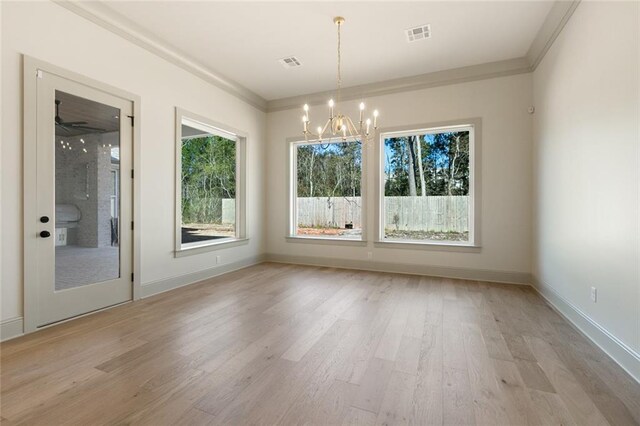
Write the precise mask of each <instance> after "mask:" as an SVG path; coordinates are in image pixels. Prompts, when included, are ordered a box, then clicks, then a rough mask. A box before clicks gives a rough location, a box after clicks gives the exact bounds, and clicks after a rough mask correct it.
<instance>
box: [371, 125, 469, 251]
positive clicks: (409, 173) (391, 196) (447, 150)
mask: <svg viewBox="0 0 640 426" xmlns="http://www.w3.org/2000/svg"><path fill="white" fill-rule="evenodd" d="M384 155H385V161H384V173H385V185H384V216H385V217H384V237H385V238H387V239H395V240H414V241H415V240H421V241H464V242H467V241H469V205H470V200H469V130H465V131H455V132H446V131H445V132H441V133H429V134H416V135H412V136H403V137H395V138H386V139H385V140H384Z"/></svg>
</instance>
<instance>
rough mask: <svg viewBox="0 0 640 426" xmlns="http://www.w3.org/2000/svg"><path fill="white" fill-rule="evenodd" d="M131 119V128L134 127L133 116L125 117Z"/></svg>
mask: <svg viewBox="0 0 640 426" xmlns="http://www.w3.org/2000/svg"><path fill="white" fill-rule="evenodd" d="M127 117H129V118H130V119H131V127H133V126H135V117H134V116H133V115H127Z"/></svg>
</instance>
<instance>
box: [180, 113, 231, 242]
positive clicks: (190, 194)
mask: <svg viewBox="0 0 640 426" xmlns="http://www.w3.org/2000/svg"><path fill="white" fill-rule="evenodd" d="M181 188H182V224H181V228H182V244H189V243H192V244H195V245H198V243H210V242H215V240H220V239H223V238H233V237H235V235H236V141H235V140H232V139H227V138H224V137H222V136H219V135H217V134H213V133H212V131H209V130H206V127H205V126H198V128H196V127H195V124H192V123H190V122H189V125H188V124H185V121H183V123H182V182H181Z"/></svg>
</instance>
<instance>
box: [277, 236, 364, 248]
mask: <svg viewBox="0 0 640 426" xmlns="http://www.w3.org/2000/svg"><path fill="white" fill-rule="evenodd" d="M285 239H286V241H287V242H288V243H303V244H328V245H338V246H340V245H345V246H358V247H365V246H366V245H367V241H366V240H357V239H355V238H333V237H305V236H289V237H285Z"/></svg>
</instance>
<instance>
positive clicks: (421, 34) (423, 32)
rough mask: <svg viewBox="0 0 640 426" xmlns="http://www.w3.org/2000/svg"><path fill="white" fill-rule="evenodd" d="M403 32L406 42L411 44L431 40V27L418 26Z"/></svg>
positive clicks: (427, 25)
mask: <svg viewBox="0 0 640 426" xmlns="http://www.w3.org/2000/svg"><path fill="white" fill-rule="evenodd" d="M404 32H405V34H406V35H407V41H408V42H409V43H413V42H414V41H418V40H426V39H428V38H431V25H429V24H426V25H420V26H419V27H415V28H409V29H408V30H404Z"/></svg>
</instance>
